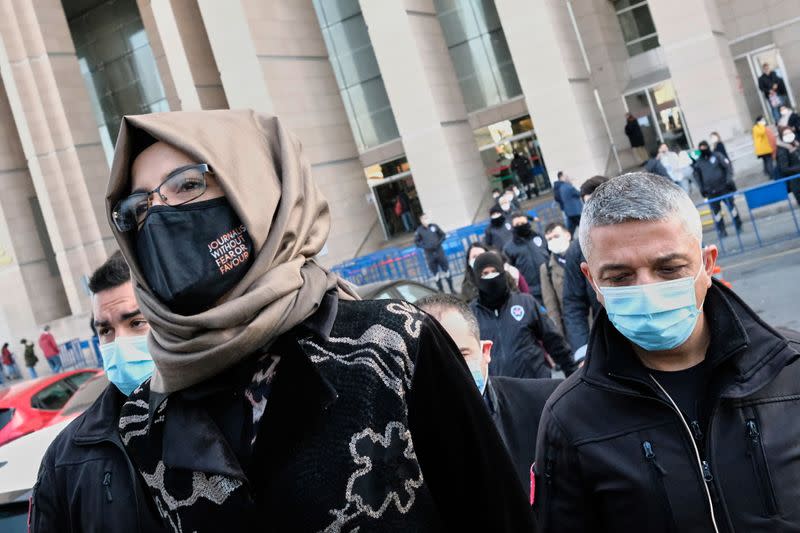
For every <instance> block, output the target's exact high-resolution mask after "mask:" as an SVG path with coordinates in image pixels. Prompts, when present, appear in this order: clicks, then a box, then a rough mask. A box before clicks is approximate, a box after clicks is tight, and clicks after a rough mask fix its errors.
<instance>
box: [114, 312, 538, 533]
mask: <svg viewBox="0 0 800 533" xmlns="http://www.w3.org/2000/svg"><path fill="white" fill-rule="evenodd" d="M298 331H299V330H296V331H295V332H292V333H291V334H289V335H290V336H291V337H292V338H291V342H290V343H289V344H290V345H291V346H293V347H294V349H292V350H290V351H289V352H290V353H282V354H281V359H280V363H279V364H278V365H277V370H276V371H275V373H274V375H275V377H274V380H273V381H272V383H271V385H270V390H269V394H268V399H267V404H266V409H265V411H264V414H263V418H261V420H260V423H259V424H258V434H257V440H256V444H255V451H254V457H255V459H254V461H253V463H252V465H250V466H249V468H247V473H245V471H244V469H243V468H242V467H241V466H240V465H239V463H238V461H237V460H236V456H235V455H234V454H233V453H232V452H231V450H230V449H229V448H228V447H227V446H226V443H225V442H224V439H223V438H222V435H221V433H220V432H219V430H218V429H217V428H216V427H215V426H214V424H213V423H210V420H209V419H208V417H207V416H205V415H204V413H199V412H196V410H195V411H192V410H191V409H189V408H188V407H187V406H186V404H185V402H181V401H173V400H174V399H173V397H168V398H167V399H166V400H164V401H163V402H162V403H160V405H159V406H158V408H157V409H155V410H154V411H153V412H152V413H151V412H149V409H150V404H149V383H146V384H145V385H144V386H142V387H141V388H140V389H138V390H137V391H135V392H134V394H133V395H132V396H131V397H130V399H129V401H128V402H127V403H126V404H125V406H124V407H123V409H122V416H121V418H120V435H121V437H122V440H123V442H124V443H125V446H126V448H127V449H128V451H129V453H130V454H131V456H132V457H133V459H134V462H135V463H136V465H137V468H138V469H139V471H140V473H141V474H142V478H143V480H144V482H145V483H146V485H147V486H148V488H149V489H150V492H151V494H152V495H153V498H154V502H155V505H154V508H155V509H157V510H158V512H159V513H160V514H161V516H162V517H163V519H164V520H165V522H166V523H167V524H168V526H169V527H170V528H171V529H172V530H173V531H175V532H184V533H188V532H195V531H197V532H205V531H213V532H217V531H230V532H234V531H237V532H238V531H323V532H338V531H359V532H362V533H365V532H368V531H381V532H387V531H404V532H406V531H478V530H481V531H532V527H533V522H532V517H531V513H530V508H529V506H528V503H527V501H526V497H525V495H524V492H523V491H521V490H520V485H519V481H518V480H517V479H516V478H515V472H514V468H513V466H512V464H511V462H510V460H509V458H508V456H507V452H506V451H505V448H504V446H503V443H502V441H501V440H500V437H499V436H498V434H497V432H496V430H495V428H494V425H493V423H492V421H491V419H490V417H489V414H488V413H487V410H486V408H485V406H484V405H483V401H482V399H481V397H480V395H479V393H478V391H477V388H476V387H475V385H474V383H473V382H472V380H471V378H470V376H469V374H468V372H467V369H466V365H465V364H464V361H463V358H462V357H461V356H460V354H459V353H458V350H457V349H456V347H455V345H454V344H453V343H452V341H451V340H450V339H449V337H447V335H446V333H445V332H444V330H442V329H441V327H440V326H439V325H438V323H436V322H435V321H434V320H433V319H431V318H430V317H429V316H427V315H426V314H424V313H423V312H421V311H420V310H418V309H417V308H416V307H414V306H412V305H410V304H408V303H406V302H398V301H363V302H344V301H343V302H340V303H339V305H338V311H337V314H336V319H335V322H334V323H333V327H332V329H331V331H330V335H328V336H321V335H316V334H309V333H307V332H306V333H299V332H298ZM284 340H286V336H284ZM284 346H286V343H284ZM234 392H235V391H234ZM187 409H188V411H187ZM148 421H150V423H148ZM154 512H155V511H154Z"/></svg>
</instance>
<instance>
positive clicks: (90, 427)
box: [72, 383, 125, 445]
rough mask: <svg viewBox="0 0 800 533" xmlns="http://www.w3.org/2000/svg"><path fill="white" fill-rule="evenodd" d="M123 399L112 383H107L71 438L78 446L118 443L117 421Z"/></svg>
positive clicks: (82, 417)
mask: <svg viewBox="0 0 800 533" xmlns="http://www.w3.org/2000/svg"><path fill="white" fill-rule="evenodd" d="M124 399H125V397H124V396H123V395H122V393H121V392H120V391H119V389H117V386H116V385H114V384H113V383H109V384H108V386H107V387H106V388H105V389H104V390H103V392H102V394H100V397H99V398H97V400H95V402H94V403H93V404H92V405H91V406H89V408H88V409H87V410H86V411H85V412H84V414H83V416H81V419H80V420H79V421H78V422H77V424H78V427H77V428H76V429H75V433H74V434H73V436H72V441H73V442H74V443H75V444H78V445H88V444H95V443H97V442H101V441H106V440H107V441H118V440H119V434H118V433H117V419H118V418H119V411H120V409H121V408H122V403H123V400H124Z"/></svg>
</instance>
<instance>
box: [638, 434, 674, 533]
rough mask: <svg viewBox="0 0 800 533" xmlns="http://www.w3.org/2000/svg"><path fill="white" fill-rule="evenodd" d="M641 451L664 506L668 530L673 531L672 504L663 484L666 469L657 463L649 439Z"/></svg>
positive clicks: (643, 444)
mask: <svg viewBox="0 0 800 533" xmlns="http://www.w3.org/2000/svg"><path fill="white" fill-rule="evenodd" d="M642 451H643V452H644V458H645V460H646V461H647V463H648V464H649V465H650V475H651V477H652V478H653V484H654V485H655V487H656V490H657V491H658V495H659V497H660V499H661V503H662V505H663V507H664V514H665V515H666V518H667V520H668V521H669V531H675V530H676V525H675V517H674V516H673V514H672V506H671V505H670V503H669V495H668V494H667V487H666V486H665V485H664V476H665V475H666V474H667V471H666V470H664V467H662V466H661V465H660V464H658V461H657V460H656V453H655V451H653V445H652V444H651V443H650V441H647V440H646V441H644V442H643V443H642Z"/></svg>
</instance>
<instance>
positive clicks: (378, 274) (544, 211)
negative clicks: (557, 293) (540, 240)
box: [332, 202, 564, 285]
mask: <svg viewBox="0 0 800 533" xmlns="http://www.w3.org/2000/svg"><path fill="white" fill-rule="evenodd" d="M527 213H528V215H529V216H531V217H532V218H533V219H534V220H536V222H535V224H536V226H537V228H538V231H539V233H541V234H544V228H545V227H546V226H547V224H549V223H550V222H554V221H559V222H563V221H564V216H563V215H562V214H561V210H560V209H559V208H558V205H557V204H556V203H555V202H550V203H547V204H544V205H541V206H539V207H537V209H531V210H530V211H528V212H527ZM488 225H489V220H488V219H486V220H484V221H482V222H478V223H477V224H473V225H471V226H465V227H463V228H458V229H456V230H453V231H450V232H448V234H447V238H446V239H445V240H444V242H443V243H442V248H443V249H444V252H445V254H446V255H447V261H448V264H449V265H450V274H451V275H452V276H458V275H460V274H463V273H464V270H465V268H466V264H467V257H466V254H467V248H469V246H470V244H472V243H473V242H477V241H480V240H482V239H483V235H484V232H485V231H486V227H487V226H488ZM332 270H333V271H334V272H336V273H337V274H339V275H340V276H342V277H343V278H344V279H346V280H348V281H350V282H352V283H355V284H356V285H366V284H368V283H376V282H380V281H390V280H395V279H411V280H415V281H421V282H427V281H429V280H431V279H432V278H433V276H432V274H431V272H430V271H429V270H428V266H427V264H426V262H425V254H424V252H423V251H422V250H421V249H419V248H417V247H416V246H409V247H406V248H397V247H393V248H386V249H384V250H380V251H378V252H374V253H372V254H369V255H364V256H361V257H357V258H355V259H353V260H351V261H347V262H345V263H341V264H339V265H336V266H334V267H333V268H332Z"/></svg>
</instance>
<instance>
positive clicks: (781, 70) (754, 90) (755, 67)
mask: <svg viewBox="0 0 800 533" xmlns="http://www.w3.org/2000/svg"><path fill="white" fill-rule="evenodd" d="M735 64H736V71H737V73H738V74H739V78H740V80H741V82H742V91H743V92H744V96H745V101H746V102H747V109H748V111H750V114H751V115H752V116H753V118H755V117H756V115H762V114H763V115H764V117H765V118H766V119H767V120H768V121H770V122H774V117H773V114H772V106H770V103H769V100H767V97H766V95H765V94H764V93H763V92H762V91H761V89H760V88H759V87H758V78H759V77H760V76H761V75H762V73H763V68H764V65H765V64H767V65H769V67H770V69H771V70H773V71H774V72H775V73H776V74H777V75H778V76H780V77H781V78H782V79H783V82H784V84H785V85H786V93H787V95H788V97H789V104H791V106H792V107H795V106H796V104H795V99H794V93H793V92H792V89H791V87H790V86H789V77H788V75H787V72H786V66H785V65H784V63H783V58H782V57H781V53H780V50H778V49H777V48H776V47H775V46H773V45H770V46H767V47H765V48H759V49H757V50H753V51H752V52H748V53H746V54H744V55H741V56H739V57H737V58H736V60H735Z"/></svg>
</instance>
